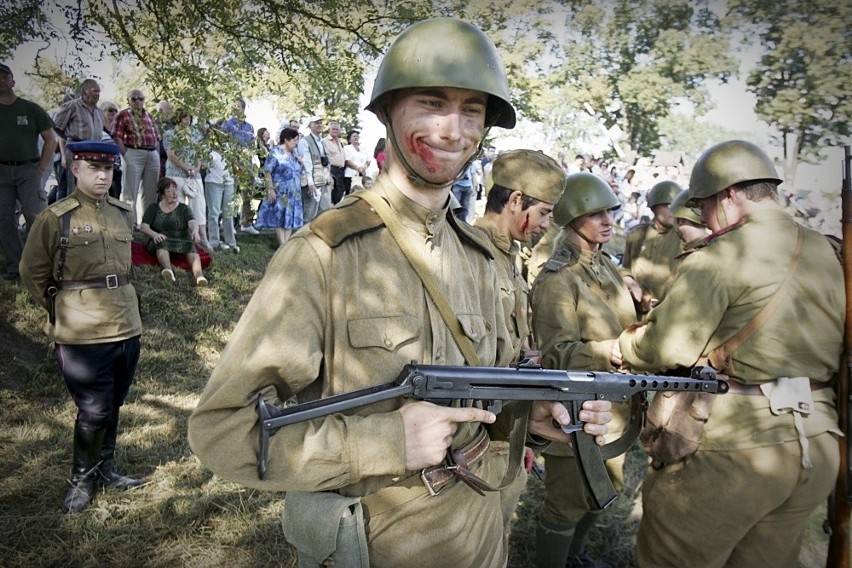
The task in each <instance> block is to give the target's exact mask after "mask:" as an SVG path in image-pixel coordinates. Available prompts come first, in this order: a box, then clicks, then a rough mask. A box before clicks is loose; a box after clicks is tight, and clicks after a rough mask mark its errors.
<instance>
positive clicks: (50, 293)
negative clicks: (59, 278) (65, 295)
mask: <svg viewBox="0 0 852 568" xmlns="http://www.w3.org/2000/svg"><path fill="white" fill-rule="evenodd" d="M57 294H59V285H58V284H57V283H56V282H54V281H53V280H49V281H48V283H47V287H46V288H45V289H44V307H45V309H46V310H47V319H48V321H49V322H50V325H56V296H57Z"/></svg>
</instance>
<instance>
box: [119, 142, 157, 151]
mask: <svg viewBox="0 0 852 568" xmlns="http://www.w3.org/2000/svg"><path fill="white" fill-rule="evenodd" d="M124 147H125V148H128V149H130V150H145V151H146V152H150V151H152V150H156V149H157V147H156V146H131V145H130V144H125V145H124Z"/></svg>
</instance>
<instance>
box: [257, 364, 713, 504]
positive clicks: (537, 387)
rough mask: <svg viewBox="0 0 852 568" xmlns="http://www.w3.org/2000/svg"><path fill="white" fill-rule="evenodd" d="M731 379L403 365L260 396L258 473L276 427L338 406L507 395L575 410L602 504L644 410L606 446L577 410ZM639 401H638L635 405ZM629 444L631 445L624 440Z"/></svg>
mask: <svg viewBox="0 0 852 568" xmlns="http://www.w3.org/2000/svg"><path fill="white" fill-rule="evenodd" d="M727 390H728V384H727V383H726V382H725V381H723V380H720V379H717V378H716V372H715V371H714V370H713V369H712V368H710V367H696V368H695V369H693V370H692V376H691V377H690V378H685V377H669V376H660V375H646V374H628V373H620V372H597V371H588V372H587V371H559V370H550V369H542V368H541V367H537V366H525V365H518V366H515V367H467V366H449V365H419V364H416V363H412V364H410V365H406V366H405V367H403V369H402V372H400V374H399V376H398V377H397V379H396V380H395V381H394V382H392V383H388V384H383V385H377V386H373V387H369V388H365V389H360V390H356V391H353V392H349V393H345V394H340V395H334V396H330V397H327V398H321V399H318V400H313V401H310V402H305V403H301V404H296V405H293V406H288V407H284V408H279V407H276V406H274V405H272V404H270V403H268V402H266V401H265V400H263V398H262V397H258V400H257V414H258V418H259V420H260V453H259V455H258V463H257V471H258V476H259V477H260V479H263V477H264V475H265V474H266V466H267V460H268V457H269V438H270V437H271V436H272V435H273V434H275V432H277V431H278V429H280V428H283V427H284V426H288V425H290V424H295V423H297V422H304V421H306V420H311V419H314V418H320V417H323V416H328V415H329V414H334V413H338V412H345V411H348V410H353V409H356V408H360V407H363V406H367V405H370V404H374V403H377V402H380V401H383V400H388V399H392V398H397V397H405V398H412V399H416V400H425V401H428V402H432V403H435V404H441V405H448V404H450V402H452V401H454V400H461V401H474V400H478V401H483V403H484V404H485V407H486V408H487V409H488V410H489V411H491V412H494V413H495V414H497V413H499V412H500V411H501V410H502V407H503V403H504V402H510V401H536V400H541V401H559V402H561V403H563V404H564V405H565V407H566V408H567V409H568V411H569V412H570V414H571V420H572V422H571V423H570V424H568V425H565V426H563V428H562V429H563V430H564V431H565V433H567V434H569V435H570V437H571V442H572V445H573V449H574V454H575V456H576V460H577V464H578V467H579V468H580V472H581V474H582V476H583V479H584V481H585V485H586V489H587V490H588V493H589V495H590V496H591V497H592V499H593V501H594V503H595V505H596V507H597V508H598V509H603V508H605V507H606V506H608V505H609V504H610V503H612V502H613V501H614V500H615V498H616V496H617V495H616V492H615V489H614V488H613V486H612V483H611V482H610V480H609V475H608V474H607V471H606V468H605V466H604V460H605V459H609V458H612V457H614V456H616V455H618V454H620V453H623V452H625V451H626V450H627V449H629V448H630V446H631V445H632V444H633V442H635V441H636V438H637V437H638V435H639V431H640V430H641V422H642V417H643V412H642V409H641V408H639V409H638V410H637V409H636V408H635V407H634V411H633V412H632V414H633V418H632V420H631V425H630V427H629V428H628V430H627V431H626V432H625V434H624V435H623V436H622V437H621V438H619V439H618V440H615V441H613V442H610V443H609V444H606V445H605V446H603V447H601V446H598V445H597V444H596V443H595V440H594V437H593V436H591V435H589V434H586V433H585V432H583V422H582V421H580V419H579V416H580V409H581V408H582V405H583V402H585V401H587V400H609V401H612V402H627V401H629V400H631V398H633V397H634V395H639V397H637V398H636V399H634V400H641V402H644V394H645V393H646V392H648V391H698V392H706V393H716V394H723V393H725V392H727ZM634 406H638V405H634ZM625 442H626V443H625Z"/></svg>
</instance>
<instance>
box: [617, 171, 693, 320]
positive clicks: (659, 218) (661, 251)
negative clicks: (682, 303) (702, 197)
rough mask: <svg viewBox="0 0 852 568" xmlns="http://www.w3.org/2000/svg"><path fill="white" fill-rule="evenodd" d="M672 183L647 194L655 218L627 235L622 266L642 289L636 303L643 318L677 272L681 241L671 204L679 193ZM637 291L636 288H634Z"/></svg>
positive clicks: (675, 185) (657, 185) (662, 182)
mask: <svg viewBox="0 0 852 568" xmlns="http://www.w3.org/2000/svg"><path fill="white" fill-rule="evenodd" d="M680 191H681V188H680V186H679V185H678V184H677V183H675V182H673V181H668V180H667V181H661V182H658V183H656V184H655V185H654V187H652V188H651V191H649V192H648V207H649V208H650V209H651V211H653V212H654V219H653V220H652V221H650V222H648V223H642V224H639V225H637V226H635V227H633V228H632V229H631V230H630V231H629V232H628V233H627V242H626V243H625V246H624V262H623V266H624V268H625V270H626V271H627V274H628V276H625V279H626V280H628V283H630V282H629V281H630V280H635V281H636V282H637V283H638V284H639V287H640V288H641V289H642V292H641V296H640V297H637V298H636V300H637V301H638V302H639V304H640V311H641V312H642V313H640V315H644V314H645V313H647V312H648V310H649V309H651V307H652V306H653V305H654V304H656V302H657V301H658V300H659V299H660V298H661V297H662V295H663V292H664V291H665V288H666V284H667V282H668V281H669V279H670V278H671V275H672V272H673V269H674V263H675V262H674V259H675V257H676V256H677V255H678V254H680V250H681V241H680V238H679V236H678V233H677V231H676V230H675V229H674V218H673V217H672V214H671V211H670V209H669V204H670V203H671V202H672V201H673V200H674V198H675V196H676V195H677V194H678V193H680ZM634 289H635V288H634Z"/></svg>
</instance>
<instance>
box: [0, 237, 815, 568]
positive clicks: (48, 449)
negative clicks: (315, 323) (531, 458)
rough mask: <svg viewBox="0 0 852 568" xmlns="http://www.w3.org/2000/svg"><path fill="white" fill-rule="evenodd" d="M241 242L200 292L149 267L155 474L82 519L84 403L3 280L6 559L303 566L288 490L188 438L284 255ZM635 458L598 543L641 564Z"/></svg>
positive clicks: (0, 542)
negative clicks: (73, 501)
mask: <svg viewBox="0 0 852 568" xmlns="http://www.w3.org/2000/svg"><path fill="white" fill-rule="evenodd" d="M240 239H241V240H240V245H241V246H242V253H241V254H239V255H234V254H231V253H217V254H216V255H215V257H214V262H213V264H212V266H211V267H210V269H209V270H208V271H207V276H208V278H209V280H210V286H209V287H208V288H204V289H196V288H194V287H193V286H191V284H190V278H189V275H188V274H185V273H183V272H181V271H178V282H177V283H176V284H168V283H166V282H164V281H163V280H162V279H161V278H160V276H159V270H157V269H155V268H154V267H139V268H137V280H136V287H137V291H138V292H139V293H140V294H141V296H142V305H143V321H144V324H145V332H144V335H143V351H142V358H141V361H140V365H139V369H138V372H137V375H136V383H135V385H134V387H133V388H132V390H131V392H130V395H129V397H128V399H127V403H126V405H125V407H124V409H123V413H122V433H121V434H120V436H119V450H118V460H119V462H118V467H119V471H120V472H122V473H126V474H131V475H136V476H145V477H146V478H147V480H148V483H147V485H145V486H143V487H141V488H139V489H137V490H134V491H130V492H124V493H120V492H105V493H99V494H98V495H97V496H96V498H95V500H94V503H93V505H92V506H91V507H90V508H89V509H88V510H87V511H86V512H84V513H83V514H79V515H73V516H71V515H63V514H62V513H60V510H59V506H60V503H61V500H62V497H63V495H64V493H65V491H66V489H67V487H68V481H67V480H68V477H69V469H70V459H71V433H72V426H73V421H74V415H75V407H74V405H73V403H72V402H71V401H70V399H69V396H68V394H67V392H66V390H65V386H64V384H63V382H62V379H61V377H60V376H59V375H58V372H57V366H56V363H55V361H54V359H53V355H52V351H51V349H50V347H49V346H48V344H47V342H46V340H45V337H44V335H43V333H42V331H41V326H42V322H43V321H44V314H43V312H42V311H41V310H40V309H38V308H36V307H35V305H34V304H33V303H32V302H31V301H30V300H29V298H28V296H27V294H26V292H25V291H24V290H23V288H21V287H20V286H16V285H9V284H6V283H2V284H0V306H2V310H0V312H2V316H0V355H2V357H0V361H2V365H0V405H2V408H3V412H2V415H0V559H2V560H0V565H3V566H6V567H10V568H11V567H21V568H23V567H33V566H63V567H65V566H116V567H125V566H127V567H134V566H146V567H147V566H150V567H160V566H162V567H165V566H169V567H175V566H177V567H183V566H186V567H195V566H199V567H200V566H204V567H206V566H227V567H254V566H279V567H285V568H286V567H291V566H295V560H294V555H293V552H292V550H291V549H290V548H289V547H288V545H287V544H286V543H285V542H284V539H283V537H282V533H281V528H280V515H281V511H282V508H283V498H284V495H283V494H273V493H262V492H258V491H254V490H249V489H245V488H242V487H240V486H237V485H234V484H231V483H227V482H224V481H222V480H220V479H218V478H216V477H214V476H213V475H212V474H211V473H210V472H208V471H207V470H205V469H204V467H203V466H202V465H201V464H200V462H199V461H198V460H197V459H196V458H195V457H194V456H193V455H192V453H191V452H190V450H189V446H188V445H187V442H186V422H187V418H188V416H189V414H190V412H191V411H192V409H193V408H194V407H195V404H196V401H197V400H198V397H199V395H200V393H201V391H202V389H203V388H204V385H205V383H206V381H207V378H208V377H209V375H210V372H211V370H212V368H213V365H214V364H215V362H216V359H217V356H218V354H219V352H220V351H221V349H222V348H223V346H224V345H225V343H226V342H227V339H228V336H229V334H230V332H231V330H232V329H233V327H234V326H235V324H236V322H237V320H238V318H239V316H240V314H241V313H242V309H243V307H244V306H245V304H246V303H247V302H248V299H249V298H250V296H251V293H252V291H253V290H254V288H255V287H256V285H257V283H258V282H259V280H260V278H261V277H262V274H263V271H264V269H265V267H266V264H267V263H268V261H269V259H270V257H271V256H272V254H273V252H274V251H273V249H272V247H271V243H272V242H273V240H274V236H273V235H261V236H256V237H240ZM628 458H629V459H628V465H627V489H626V490H625V494H624V495H623V496H622V498H620V499H619V501H618V502H617V503H616V504H615V505H614V506H613V508H612V510H611V511H610V512H609V513H608V514H607V515H606V516H605V517H604V518H603V519H602V520H601V522H600V525H599V527H598V528H596V529H595V530H594V531H593V533H592V535H591V538H590V542H589V547H590V548H591V549H592V550H593V551H594V552H596V553H597V554H598V556H599V557H601V558H603V557H605V558H607V559H608V560H609V561H610V562H611V563H613V565H614V566H617V567H627V566H633V565H634V559H633V552H632V550H633V544H634V541H635V534H636V528H637V526H638V521H639V518H640V515H641V507H640V506H639V497H638V495H639V490H640V484H641V479H642V476H643V472H644V457H643V454H642V453H641V452H640V451H638V450H635V451H633V452H631V453H630V455H629V456H628ZM542 497H543V492H542V484H541V482H539V481H537V480H531V482H530V483H529V485H528V490H527V493H526V494H525V496H524V497H523V499H522V502H521V504H520V506H519V508H518V510H517V520H516V522H515V525H514V529H513V533H512V537H511V544H512V552H511V557H510V562H509V566H510V567H513V568H521V567H526V566H532V559H533V535H534V532H535V529H534V527H535V518H536V515H537V509H538V505H539V503H540V502H541V499H542ZM823 514H824V512H822V511H818V512H817V513H815V514H814V516H813V517H812V519H811V521H812V522H811V526H810V527H809V531H808V535H807V541H806V544H805V547H804V549H803V551H802V557H801V560H800V565H801V566H803V567H807V568H816V567H818V566H822V565H824V558H825V550H826V542H827V539H826V537H825V536H824V535H823V534H822V530H821V528H820V525H821V523H822V515H823ZM708 529H709V530H712V527H708ZM411 565H412V566H416V561H413V562H412V564H411ZM448 568H449V567H448Z"/></svg>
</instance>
